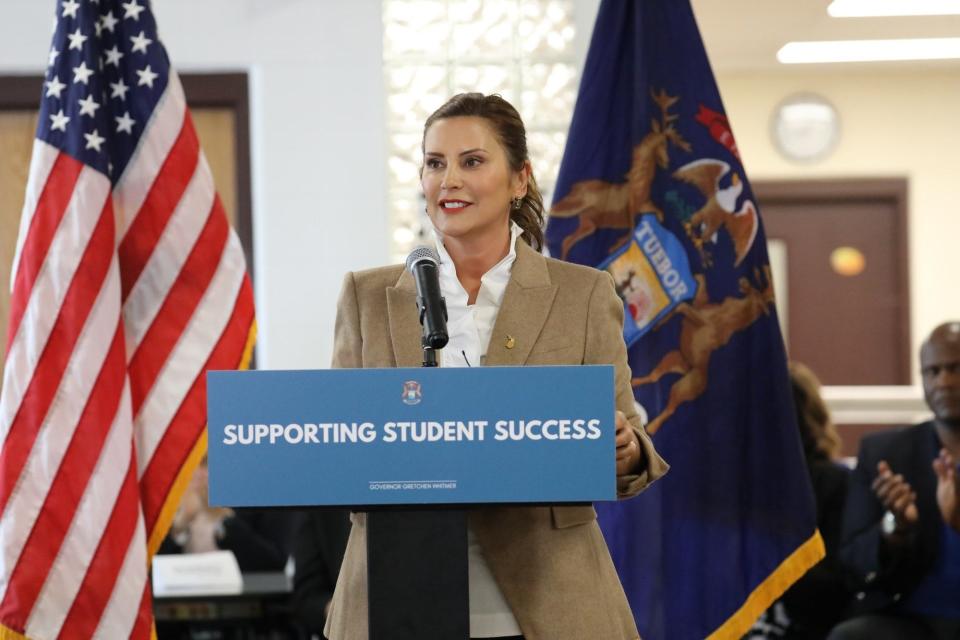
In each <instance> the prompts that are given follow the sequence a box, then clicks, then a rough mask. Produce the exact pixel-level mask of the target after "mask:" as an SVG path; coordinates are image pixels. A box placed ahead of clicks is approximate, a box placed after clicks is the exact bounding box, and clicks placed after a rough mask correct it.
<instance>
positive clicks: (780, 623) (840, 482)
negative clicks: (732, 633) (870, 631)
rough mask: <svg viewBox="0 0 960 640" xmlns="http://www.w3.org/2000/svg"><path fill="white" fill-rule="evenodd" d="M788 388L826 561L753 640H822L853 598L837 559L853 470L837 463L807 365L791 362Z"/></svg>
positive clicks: (764, 619)
mask: <svg viewBox="0 0 960 640" xmlns="http://www.w3.org/2000/svg"><path fill="white" fill-rule="evenodd" d="M790 386H791V388H792V390H793V400H794V404H795V405H796V412H797V427H798V428H799V429H800V441H801V443H802V444H803V453H804V455H805V457H806V459H807V470H808V472H809V473H810V482H811V484H812V485H813V495H814V498H815V499H816V502H817V528H818V529H819V530H820V535H821V536H823V543H824V546H825V547H826V549H827V555H826V557H825V558H824V559H823V560H821V561H820V563H819V564H817V565H816V566H814V567H813V568H812V569H810V571H808V572H807V573H806V575H804V576H803V577H802V578H800V580H798V581H797V582H796V583H794V585H793V586H792V587H791V588H790V589H789V590H788V591H787V592H786V593H785V594H783V596H782V597H781V598H780V600H778V601H777V602H775V603H774V604H773V606H772V607H770V609H768V610H767V611H766V612H764V614H763V616H761V617H760V619H759V620H758V621H757V623H756V624H755V625H754V627H753V629H752V630H751V631H750V633H749V634H747V637H748V638H754V639H759V638H790V639H813V638H823V637H825V636H826V635H827V633H828V632H829V631H830V629H831V627H833V625H835V624H836V623H837V622H839V620H840V617H841V616H842V614H843V610H844V608H845V607H846V605H847V603H848V602H849V600H850V595H851V594H850V591H849V589H848V587H847V586H846V585H847V575H846V570H845V569H844V568H843V566H842V565H841V564H840V561H839V558H838V557H837V552H838V550H839V546H840V536H841V527H842V525H843V504H844V499H845V497H846V493H847V482H848V480H849V478H850V470H849V469H848V468H847V467H845V466H843V465H842V464H840V463H838V462H837V456H838V455H839V453H840V436H839V435H838V434H837V429H836V427H835V426H834V425H833V422H832V421H831V420H830V413H829V411H828V410H827V405H826V404H825V403H824V401H823V398H822V397H821V396H820V381H819V380H818V379H817V377H816V376H815V375H814V373H813V372H812V371H811V370H810V369H809V368H807V367H806V366H804V365H803V364H800V363H799V362H791V363H790Z"/></svg>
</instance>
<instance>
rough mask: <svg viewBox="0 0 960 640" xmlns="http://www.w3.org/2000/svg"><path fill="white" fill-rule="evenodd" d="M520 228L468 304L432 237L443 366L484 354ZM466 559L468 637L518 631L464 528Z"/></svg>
mask: <svg viewBox="0 0 960 640" xmlns="http://www.w3.org/2000/svg"><path fill="white" fill-rule="evenodd" d="M521 233H523V230H522V229H521V228H520V226H519V225H518V224H517V223H516V222H513V223H511V227H510V253H508V254H507V255H506V256H504V258H503V260H501V261H500V262H498V263H497V264H496V265H494V266H493V267H492V268H491V269H490V270H489V271H487V272H486V273H485V274H483V276H482V277H481V278H480V291H479V293H477V300H476V302H475V303H474V304H472V305H468V304H467V299H468V296H467V291H466V289H464V288H463V285H462V284H460V280H459V278H457V269H456V267H455V266H454V264H453V260H451V259H450V254H448V253H447V250H446V248H445V247H444V246H443V242H441V238H440V236H439V234H437V236H436V241H437V242H436V244H437V253H438V255H439V256H440V292H441V294H443V297H444V298H445V299H446V303H447V316H448V320H447V333H448V334H449V336H450V341H449V342H447V346H446V347H444V348H443V350H442V351H441V352H440V365H441V366H443V367H469V366H472V367H478V366H480V365H482V364H483V362H484V360H485V359H486V353H487V346H488V345H489V343H490V334H491V333H492V332H493V325H494V323H495V322H496V321H497V313H498V312H499V311H500V303H501V302H503V295H504V293H506V291H507V283H508V282H509V281H510V272H511V271H512V269H513V263H514V261H516V259H517V238H519V237H520V234H521ZM467 558H468V567H467V570H468V573H469V578H470V636H471V637H473V638H495V637H500V636H518V635H521V631H520V626H519V625H518V624H517V620H516V618H514V616H513V612H512V611H511V610H510V605H509V604H507V601H506V599H505V598H504V597H503V592H501V591H500V587H499V586H498V585H497V582H496V580H495V579H494V577H493V574H492V573H490V567H489V565H487V561H486V559H485V558H484V557H483V552H482V550H481V549H480V545H479V543H478V542H477V539H476V536H474V534H473V531H471V530H470V529H469V527H468V529H467Z"/></svg>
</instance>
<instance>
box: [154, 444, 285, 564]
mask: <svg viewBox="0 0 960 640" xmlns="http://www.w3.org/2000/svg"><path fill="white" fill-rule="evenodd" d="M207 475H208V474H207V460H206V458H204V460H203V461H202V462H201V463H200V464H199V466H197V470H196V471H195V472H194V474H193V477H191V478H190V484H189V485H187V489H186V491H184V493H183V498H181V500H180V507H179V508H178V509H177V513H176V515H175V516H174V518H173V524H172V525H171V526H170V532H169V533H168V534H167V537H166V538H165V539H164V541H163V544H161V545H160V550H159V552H158V553H160V554H164V553H202V552H205V551H221V550H224V551H232V552H233V555H234V556H236V558H237V564H238V565H240V571H242V572H253V571H283V569H284V567H285V566H286V564H287V556H289V555H290V537H291V524H290V521H291V518H292V515H291V514H290V513H287V512H283V511H270V510H263V511H261V510H256V509H238V510H233V509H228V508H226V507H211V506H210V504H209V500H208V497H207Z"/></svg>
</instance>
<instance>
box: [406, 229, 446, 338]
mask: <svg viewBox="0 0 960 640" xmlns="http://www.w3.org/2000/svg"><path fill="white" fill-rule="evenodd" d="M439 265H440V258H439V257H437V253H436V251H434V250H433V249H431V248H430V247H426V246H420V247H417V248H416V249H414V250H413V251H411V252H410V255H409V256H407V271H409V272H410V273H411V274H412V275H413V279H414V280H415V281H416V283H417V309H419V310H420V325H421V326H422V327H423V346H424V347H429V348H431V349H442V348H443V347H445V346H446V344H447V341H448V340H450V336H449V335H448V334H447V303H446V301H444V299H443V296H442V295H440V268H439Z"/></svg>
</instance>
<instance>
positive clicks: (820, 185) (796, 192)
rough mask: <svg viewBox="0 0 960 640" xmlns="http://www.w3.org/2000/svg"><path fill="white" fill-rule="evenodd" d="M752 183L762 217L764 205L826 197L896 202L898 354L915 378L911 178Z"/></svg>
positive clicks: (813, 201)
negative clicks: (909, 187)
mask: <svg viewBox="0 0 960 640" xmlns="http://www.w3.org/2000/svg"><path fill="white" fill-rule="evenodd" d="M751 186H752V187H753V193H754V195H755V196H756V199H757V202H758V207H759V209H760V216H761V218H762V217H763V207H764V205H765V204H792V205H797V204H801V205H802V204H803V203H805V202H809V203H816V202H822V201H824V200H830V201H833V202H844V201H850V200H855V201H857V202H869V201H871V200H876V201H877V202H883V203H884V204H890V203H893V205H894V211H895V216H896V225H897V246H896V249H895V250H896V254H897V261H898V262H899V268H898V273H897V285H898V286H899V287H900V296H901V304H900V318H899V320H900V327H901V329H900V345H899V348H897V347H896V346H895V345H892V346H893V348H897V352H896V353H897V356H898V359H899V361H900V367H901V370H902V371H904V372H906V376H907V377H906V379H907V381H908V383H907V385H904V386H908V385H909V384H910V383H909V381H910V380H912V379H913V375H912V371H913V354H912V347H911V332H910V306H911V305H910V302H911V299H910V265H909V259H910V252H909V236H908V234H909V221H908V219H907V211H908V208H907V207H908V201H907V198H908V195H909V191H908V181H907V179H906V178H898V177H888V178H849V179H847V178H837V179H816V180H752V181H751Z"/></svg>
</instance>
